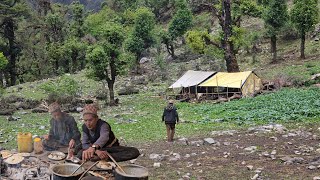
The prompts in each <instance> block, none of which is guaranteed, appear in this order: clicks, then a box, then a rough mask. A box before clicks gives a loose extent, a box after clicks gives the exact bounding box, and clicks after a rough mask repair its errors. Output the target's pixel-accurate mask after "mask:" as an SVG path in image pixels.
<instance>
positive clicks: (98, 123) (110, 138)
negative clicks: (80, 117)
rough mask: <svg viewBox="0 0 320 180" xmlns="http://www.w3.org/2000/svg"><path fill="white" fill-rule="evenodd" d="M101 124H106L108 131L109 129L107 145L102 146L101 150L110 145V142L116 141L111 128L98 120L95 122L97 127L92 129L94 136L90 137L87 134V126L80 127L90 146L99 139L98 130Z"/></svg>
mask: <svg viewBox="0 0 320 180" xmlns="http://www.w3.org/2000/svg"><path fill="white" fill-rule="evenodd" d="M103 124H107V126H108V129H110V132H109V137H108V141H107V143H106V144H104V145H103V146H102V147H101V148H105V147H107V146H109V145H111V144H112V142H113V141H114V140H115V139H116V137H115V135H114V133H113V132H112V130H111V126H110V125H109V124H108V123H107V122H105V121H103V120H101V119H99V120H98V122H97V126H96V128H95V129H94V136H91V133H90V132H89V129H88V128H87V126H86V125H85V124H83V125H82V131H83V133H86V135H87V137H88V138H89V142H90V144H94V143H95V142H96V141H97V140H98V139H99V137H100V129H101V126H102V125H103Z"/></svg>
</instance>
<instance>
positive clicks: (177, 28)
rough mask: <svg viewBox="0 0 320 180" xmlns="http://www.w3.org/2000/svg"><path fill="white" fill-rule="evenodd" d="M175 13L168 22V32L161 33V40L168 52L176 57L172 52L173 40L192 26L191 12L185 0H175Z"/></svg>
mask: <svg viewBox="0 0 320 180" xmlns="http://www.w3.org/2000/svg"><path fill="white" fill-rule="evenodd" d="M175 6H176V9H177V10H176V13H175V14H174V15H173V17H172V20H171V21H170V22H169V28H168V32H164V33H162V35H161V36H162V42H163V43H164V44H165V45H166V48H167V51H168V53H169V54H170V55H171V57H172V58H174V59H175V58H176V56H175V53H174V41H175V40H176V39H177V38H178V37H181V36H183V35H184V34H185V33H186V32H187V30H188V29H190V28H191V26H192V12H191V10H190V8H189V7H188V3H187V1H185V0H177V2H176V5H175Z"/></svg>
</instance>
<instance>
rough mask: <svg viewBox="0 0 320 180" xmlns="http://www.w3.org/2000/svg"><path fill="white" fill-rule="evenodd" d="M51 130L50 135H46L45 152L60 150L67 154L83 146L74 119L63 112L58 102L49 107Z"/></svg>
mask: <svg viewBox="0 0 320 180" xmlns="http://www.w3.org/2000/svg"><path fill="white" fill-rule="evenodd" d="M49 113H50V114H51V116H52V118H51V120H50V130H49V134H48V135H44V141H43V146H44V149H45V150H48V151H53V150H60V151H63V152H67V150H68V149H74V148H76V147H77V146H78V147H80V146H81V141H80V136H81V134H80V131H79V129H78V127H77V123H76V121H75V120H74V118H73V117H72V116H70V115H68V114H67V113H65V112H62V111H61V107H60V105H59V104H58V103H57V102H54V103H52V104H50V105H49Z"/></svg>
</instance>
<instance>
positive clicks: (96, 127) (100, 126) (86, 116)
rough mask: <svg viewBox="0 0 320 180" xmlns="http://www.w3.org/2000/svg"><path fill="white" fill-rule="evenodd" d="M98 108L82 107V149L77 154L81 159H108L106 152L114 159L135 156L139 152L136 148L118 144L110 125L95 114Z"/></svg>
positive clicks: (93, 106)
mask: <svg viewBox="0 0 320 180" xmlns="http://www.w3.org/2000/svg"><path fill="white" fill-rule="evenodd" d="M97 110H98V108H97V107H96V106H95V105H93V104H88V105H86V106H85V107H84V109H83V120H84V124H83V125H82V132H83V133H82V134H83V136H82V149H83V152H82V153H80V154H78V155H79V156H81V157H80V158H82V160H84V161H86V160H89V159H91V160H99V159H109V157H108V155H107V153H106V152H108V153H109V154H110V155H111V156H112V157H113V158H114V159H115V160H116V161H127V160H130V159H135V158H137V157H138V156H139V155H140V153H139V150H138V149H137V148H134V147H125V146H120V145H119V141H118V139H117V138H116V137H115V135H114V133H113V132H112V130H111V126H110V125H109V124H108V123H107V122H106V121H103V120H101V119H99V117H98V114H97Z"/></svg>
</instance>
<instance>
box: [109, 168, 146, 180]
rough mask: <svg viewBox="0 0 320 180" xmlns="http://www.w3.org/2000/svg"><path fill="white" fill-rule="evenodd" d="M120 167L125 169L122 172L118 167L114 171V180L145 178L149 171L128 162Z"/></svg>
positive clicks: (143, 179)
mask: <svg viewBox="0 0 320 180" xmlns="http://www.w3.org/2000/svg"><path fill="white" fill-rule="evenodd" d="M122 168H123V169H124V170H125V171H126V174H123V173H122V171H120V169H119V168H116V169H115V171H114V177H115V180H147V179H148V176H149V173H148V169H147V168H145V167H142V166H139V165H135V164H129V165H124V166H122Z"/></svg>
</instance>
